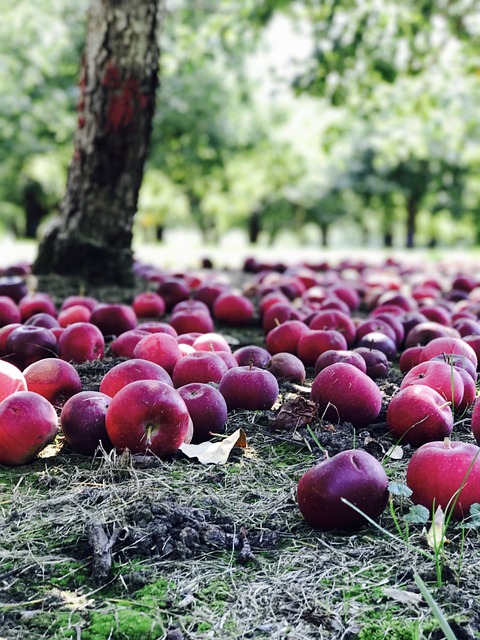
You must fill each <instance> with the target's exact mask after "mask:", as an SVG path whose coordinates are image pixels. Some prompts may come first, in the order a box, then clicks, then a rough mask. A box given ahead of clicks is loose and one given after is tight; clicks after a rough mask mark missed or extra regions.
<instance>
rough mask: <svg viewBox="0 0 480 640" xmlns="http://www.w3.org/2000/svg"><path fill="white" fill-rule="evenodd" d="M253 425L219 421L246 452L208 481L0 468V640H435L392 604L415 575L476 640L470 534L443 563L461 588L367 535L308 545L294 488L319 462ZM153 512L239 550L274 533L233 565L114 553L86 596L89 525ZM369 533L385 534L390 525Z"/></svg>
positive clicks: (177, 470) (414, 534) (434, 626)
mask: <svg viewBox="0 0 480 640" xmlns="http://www.w3.org/2000/svg"><path fill="white" fill-rule="evenodd" d="M262 421H263V415H262V414H261V413H259V414H251V413H244V412H238V413H236V414H233V416H232V417H231V419H230V425H229V430H231V431H233V430H234V429H235V428H237V427H238V426H243V427H244V428H245V429H246V430H247V435H248V440H249V447H248V449H247V451H246V452H245V453H241V452H239V451H234V453H233V457H232V459H231V461H230V462H229V463H227V465H225V466H221V467H210V466H202V465H200V464H198V463H195V462H193V461H191V460H187V459H184V458H180V457H178V458H176V459H174V460H172V461H168V462H159V463H158V465H157V466H155V467H153V468H148V467H147V468H142V467H141V465H138V464H136V463H135V462H133V461H128V460H125V459H122V458H121V457H118V456H117V457H115V456H106V457H103V458H97V459H96V460H94V461H93V462H92V461H89V462H88V464H86V460H85V459H84V458H81V457H80V456H74V455H67V454H66V453H63V452H62V451H61V450H53V451H51V452H50V453H51V454H52V455H51V456H50V457H45V458H43V459H41V460H39V461H37V462H35V463H34V464H33V465H30V466H29V467H23V468H18V469H2V470H1V481H2V491H3V502H4V504H3V505H2V507H1V508H2V516H3V517H2V522H1V526H2V539H3V550H2V554H1V557H0V577H1V584H2V585H3V586H2V587H1V588H0V609H1V613H2V618H1V620H2V622H1V623H0V634H1V637H2V638H5V639H7V640H9V639H10V638H20V637H28V638H31V639H32V640H35V639H36V638H45V637H48V638H77V637H79V634H81V636H80V637H81V638H83V639H85V638H86V639H87V640H99V639H106V638H118V639H122V638H128V639H129V640H135V639H136V638H142V640H149V639H150V638H151V639H152V640H153V639H156V638H164V637H166V634H167V631H168V629H169V628H171V627H173V626H175V627H176V628H177V630H178V633H181V634H182V636H181V637H183V638H193V639H195V640H201V639H203V638H222V639H223V638H224V639H225V640H229V639H232V640H233V639H234V638H256V637H259V638H262V637H265V638H267V637H268V638H291V639H295V638H299V639H300V638H302V640H303V639H308V638H339V637H345V638H348V637H350V638H361V639H364V640H367V639H368V640H372V639H373V640H375V639H376V638H377V637H378V638H384V637H389V638H393V639H398V640H403V639H404V638H437V637H440V636H439V635H438V633H440V631H439V624H438V621H437V620H436V618H435V616H434V615H433V614H432V612H431V610H430V609H429V607H428V606H427V604H426V602H425V600H424V599H423V598H421V599H420V600H418V601H412V602H408V598H407V604H405V602H403V601H402V600H401V595H402V593H406V594H409V593H416V594H418V591H419V590H418V587H417V585H416V583H415V580H414V575H415V573H420V574H421V575H422V577H423V579H424V580H425V582H426V583H427V584H428V585H429V588H430V590H431V591H432V594H433V597H434V598H435V601H436V602H438V604H439V606H441V607H442V608H443V610H444V611H445V616H446V619H448V620H450V621H451V622H452V621H453V622H456V623H457V624H458V625H461V626H462V628H464V629H467V628H468V627H469V625H470V627H471V625H472V624H473V625H474V626H473V627H471V628H472V629H474V630H476V631H478V615H479V610H478V608H475V607H476V606H477V605H473V609H468V607H469V604H471V602H472V601H473V602H475V601H478V586H477V585H478V584H480V580H479V578H480V553H479V551H478V534H477V533H476V532H475V531H468V532H467V536H466V538H465V542H464V549H463V551H461V550H460V548H459V546H457V544H456V543H455V542H454V543H453V546H452V548H448V549H447V550H446V552H445V553H446V558H447V561H448V563H449V564H450V565H451V566H452V567H453V566H455V563H457V562H459V558H460V563H461V572H460V583H459V585H460V586H459V587H457V585H456V582H455V580H453V578H452V579H451V580H449V577H448V572H447V574H446V578H445V582H444V585H443V586H442V588H440V589H436V588H435V587H434V581H435V571H434V569H433V570H432V563H431V562H429V561H428V560H427V559H426V558H424V557H423V556H421V555H419V554H418V553H415V552H414V550H412V549H409V548H405V546H402V545H399V544H397V543H395V541H394V540H391V539H390V538H389V537H387V536H385V535H383V534H382V532H381V531H378V530H377V529H375V528H374V527H365V528H363V529H362V530H360V531H358V532H355V533H353V534H351V535H342V534H334V533H330V534H320V533H318V532H315V531H313V530H311V529H310V528H309V527H308V526H307V525H306V524H305V523H304V522H303V520H302V518H301V516H300V514H299V512H298V509H297V507H296V504H295V487H296V482H297V481H298V478H299V477H300V476H301V475H302V473H303V472H304V471H306V470H307V469H308V468H309V467H310V466H311V465H312V464H313V463H314V462H316V460H317V459H318V456H319V455H321V451H320V450H319V449H318V447H317V446H316V444H315V443H314V441H313V440H311V445H312V446H311V447H310V449H311V450H309V448H308V447H306V446H305V445H304V444H302V442H295V441H292V442H289V441H288V440H287V439H286V435H283V436H282V437H278V436H276V435H273V434H271V433H270V432H269V431H268V428H265V427H264V426H262V424H261V423H262ZM307 437H308V434H307ZM357 438H358V435H357ZM47 453H48V452H47ZM398 464H399V463H398V462H396V463H392V468H395V465H397V466H398ZM165 501H168V503H169V504H174V503H175V504H179V505H182V506H185V507H192V508H199V509H204V510H205V509H207V510H209V511H208V512H209V514H210V517H211V518H217V519H221V518H222V517H225V518H227V519H230V521H231V523H232V527H233V530H234V531H235V532H236V533H238V532H239V531H240V529H241V528H242V527H243V528H245V530H246V531H247V532H248V536H250V537H251V538H252V539H253V537H254V536H257V538H258V539H261V537H262V535H264V536H266V535H267V534H268V533H269V532H272V531H274V532H275V534H276V542H275V544H273V543H272V544H268V545H266V546H265V547H262V546H261V545H260V546H259V547H258V548H255V549H254V556H255V557H254V559H253V560H252V561H250V562H248V563H247V564H245V565H242V564H239V562H238V561H237V551H236V550H235V549H234V548H233V547H232V548H224V549H219V550H215V549H210V548H205V547H201V548H200V549H199V550H198V552H194V553H192V554H191V555H190V556H189V557H169V556H162V555H161V554H153V555H151V556H145V555H144V554H143V555H142V554H141V553H140V554H138V555H135V553H133V554H132V555H131V556H128V553H126V552H123V553H122V551H121V548H120V547H121V545H119V546H118V548H117V549H116V551H115V552H114V558H113V559H114V562H113V572H112V576H111V579H110V580H109V582H108V583H107V584H105V585H97V584H95V583H94V582H93V581H92V577H91V569H92V567H91V549H90V548H89V545H88V539H87V536H86V523H87V521H88V518H90V517H91V516H92V515H93V514H96V515H98V516H99V517H101V518H102V521H103V522H104V523H105V524H106V526H107V527H108V530H109V531H110V532H111V531H112V530H113V529H114V528H115V527H118V526H125V524H127V526H136V525H137V524H138V522H135V521H131V520H130V521H129V518H131V513H132V510H133V511H134V512H135V513H136V514H137V520H138V521H140V516H141V513H143V512H142V511H141V509H140V508H139V505H145V504H147V503H148V504H163V503H165ZM404 502H406V499H405V498H402V504H403V503H404ZM142 517H143V516H142ZM380 523H381V526H382V527H384V528H385V529H386V530H388V531H389V532H391V533H392V534H393V535H395V533H396V529H395V523H394V520H393V518H392V516H391V514H390V513H389V512H388V511H386V512H385V513H384V514H383V515H382V517H381V518H380ZM142 526H143V525H142ZM409 535H410V540H411V541H412V545H417V546H420V547H422V545H424V542H423V539H422V535H421V530H420V528H419V527H416V526H415V525H411V527H410V533H409ZM452 538H453V539H455V536H452ZM425 550H426V547H425ZM460 553H462V554H463V556H462V557H460V555H459V554H460ZM392 593H395V597H392V595H391V594H392ZM399 598H400V599H399ZM475 620H476V621H477V622H475ZM472 621H473V622H472ZM475 624H476V625H477V626H475ZM472 633H473V630H472ZM471 637H475V636H473V635H472V636H471Z"/></svg>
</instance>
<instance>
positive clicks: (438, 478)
mask: <svg viewBox="0 0 480 640" xmlns="http://www.w3.org/2000/svg"><path fill="white" fill-rule="evenodd" d="M406 481H407V485H408V486H409V487H410V489H411V490H412V491H413V493H412V496H411V500H412V502H414V503H415V504H422V505H423V506H424V507H427V508H428V509H431V510H432V511H434V510H435V509H436V508H437V507H441V508H442V509H443V511H444V512H445V513H447V512H448V510H449V509H450V508H453V512H452V515H453V517H454V518H456V519H457V520H461V519H462V518H464V517H465V516H466V515H468V512H469V510H470V507H471V506H472V504H474V503H478V502H480V448H479V447H477V445H475V444H471V443H467V442H450V441H449V440H444V441H442V442H428V443H426V444H424V445H423V446H421V447H420V448H419V449H417V451H415V453H414V454H413V456H412V457H411V459H410V462H409V463H408V468H407V477H406ZM460 489H461V490H460ZM459 490H460V492H459V493H457V492H458V491H459ZM457 496H458V497H457Z"/></svg>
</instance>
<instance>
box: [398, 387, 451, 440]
mask: <svg viewBox="0 0 480 640" xmlns="http://www.w3.org/2000/svg"><path fill="white" fill-rule="evenodd" d="M387 426H388V428H389V430H390V432H391V434H392V436H393V437H394V438H395V440H400V441H401V443H402V444H405V443H408V444H412V445H414V446H419V445H421V444H423V443H425V442H430V441H432V440H438V439H440V438H443V437H446V436H449V435H450V434H451V432H452V429H453V414H452V410H451V409H450V406H449V404H448V403H447V402H445V398H443V397H442V396H441V395H440V394H439V393H438V391H435V390H434V389H432V388H431V387H427V386H423V385H413V386H411V387H405V388H404V389H401V390H400V391H399V392H398V393H397V395H395V396H394V397H393V398H392V399H391V401H390V404H389V405H388V409H387Z"/></svg>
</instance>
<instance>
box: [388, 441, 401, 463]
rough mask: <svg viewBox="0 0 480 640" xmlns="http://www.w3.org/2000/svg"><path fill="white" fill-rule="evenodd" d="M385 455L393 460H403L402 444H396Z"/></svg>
mask: <svg viewBox="0 0 480 640" xmlns="http://www.w3.org/2000/svg"><path fill="white" fill-rule="evenodd" d="M385 455H386V456H387V457H388V458H391V459H392V460H401V459H402V458H403V449H402V447H401V446H400V445H398V444H394V445H393V446H392V447H390V449H389V450H388V451H387V453H386V454H385Z"/></svg>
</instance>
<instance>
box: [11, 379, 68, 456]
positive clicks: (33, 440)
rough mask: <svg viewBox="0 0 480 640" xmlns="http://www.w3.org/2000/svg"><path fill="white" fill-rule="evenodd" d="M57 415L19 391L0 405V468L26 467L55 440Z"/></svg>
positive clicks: (41, 400) (47, 404)
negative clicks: (0, 466) (1, 466)
mask: <svg viewBox="0 0 480 640" xmlns="http://www.w3.org/2000/svg"><path fill="white" fill-rule="evenodd" d="M57 431H58V419H57V414H56V412H55V409H54V408H53V406H52V405H51V404H50V402H48V400H45V398H42V396H40V395H38V393H33V391H18V392H17V393H12V394H11V395H10V396H8V397H7V398H5V399H4V400H2V402H0V464H5V465H9V466H16V465H21V464H28V463H29V462H31V461H32V460H33V459H34V458H35V456H36V455H37V454H38V453H40V451H41V450H42V449H43V448H44V447H46V446H47V444H50V443H51V442H53V441H54V440H55V436H56V435H57Z"/></svg>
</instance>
